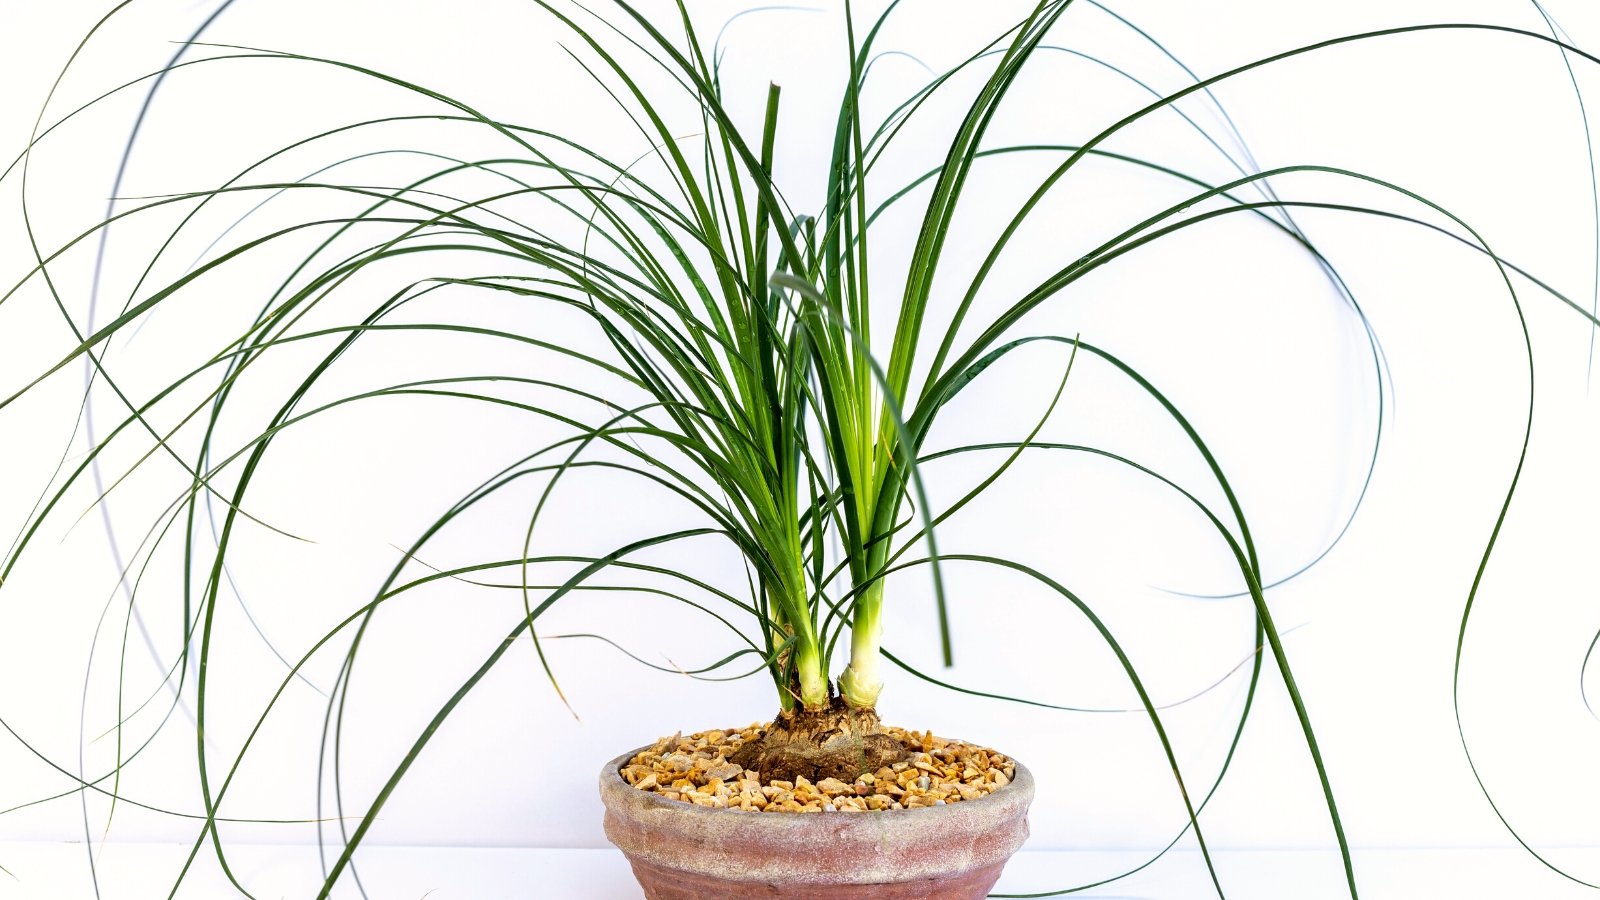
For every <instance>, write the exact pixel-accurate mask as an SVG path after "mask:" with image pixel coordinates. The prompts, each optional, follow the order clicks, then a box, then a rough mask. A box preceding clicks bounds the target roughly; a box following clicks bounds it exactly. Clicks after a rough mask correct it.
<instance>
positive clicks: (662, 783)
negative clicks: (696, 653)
mask: <svg viewBox="0 0 1600 900" xmlns="http://www.w3.org/2000/svg"><path fill="white" fill-rule="evenodd" d="M773 730H774V725H773V723H770V722H768V723H758V724H754V725H751V726H749V727H747V728H735V729H727V730H717V731H701V732H697V733H695V734H691V735H689V736H687V737H685V736H684V735H683V734H681V733H680V734H675V735H673V736H671V737H666V738H662V739H661V740H659V741H657V742H656V743H655V744H654V745H653V746H651V747H650V748H649V749H648V750H644V751H642V752H640V753H638V754H637V755H635V756H634V757H633V759H632V760H630V761H629V763H628V765H625V766H623V767H622V771H621V774H622V778H623V780H624V781H626V782H627V783H628V784H631V785H633V786H634V787H636V788H639V789H640V790H645V791H652V792H654V793H656V794H659V795H660V796H662V797H665V798H667V799H669V800H677V801H680V802H684V803H693V804H695V805H696V806H709V807H714V808H718V809H738V810H744V811H747V812H870V811H873V810H881V809H916V808H918V807H924V806H943V805H945V804H947V803H963V802H969V801H972V800H978V799H981V798H982V797H984V796H987V795H988V794H990V793H992V792H994V791H995V790H998V789H999V788H1001V787H1003V786H1005V785H1007V784H1010V783H1011V779H1012V778H1013V777H1014V776H1015V775H1016V766H1015V764H1014V763H1012V761H1011V760H1010V759H1008V758H1006V757H1005V756H1004V755H1003V754H1000V753H997V752H995V751H994V750H990V749H988V748H985V747H979V746H976V745H973V744H968V743H964V742H962V741H956V740H950V739H947V738H940V737H934V736H933V734H932V733H931V732H915V731H906V730H905V729H903V728H895V727H893V726H889V727H884V728H882V732H881V734H880V736H887V737H888V738H890V739H892V740H893V741H895V742H896V744H897V745H898V747H897V748H896V753H895V755H896V756H898V757H900V758H899V759H898V761H896V762H892V763H889V764H887V765H882V766H879V767H878V768H877V769H876V770H874V771H869V772H863V773H861V774H860V775H859V776H857V777H855V778H853V779H844V778H837V777H824V778H819V779H817V780H812V779H811V778H809V777H807V776H805V775H797V776H795V777H793V778H767V779H765V780H763V779H762V777H761V776H760V775H759V774H758V773H757V771H756V770H755V769H750V768H746V767H745V766H744V765H741V764H740V763H738V762H735V761H734V760H735V759H745V758H747V757H748V753H747V754H745V755H743V756H741V754H740V752H739V751H740V749H741V748H745V747H748V746H752V745H755V744H756V743H757V742H759V741H761V739H762V736H763V734H771V733H772V732H773Z"/></svg>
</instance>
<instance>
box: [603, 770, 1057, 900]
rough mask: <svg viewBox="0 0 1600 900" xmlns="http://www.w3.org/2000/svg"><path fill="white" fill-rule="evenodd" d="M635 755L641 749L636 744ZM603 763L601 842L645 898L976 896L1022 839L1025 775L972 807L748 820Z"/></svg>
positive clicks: (972, 899) (955, 899)
mask: <svg viewBox="0 0 1600 900" xmlns="http://www.w3.org/2000/svg"><path fill="white" fill-rule="evenodd" d="M640 749H645V748H640ZM638 752H639V751H638V750H631V751H629V752H627V753H624V754H623V755H621V756H619V757H617V758H616V759H613V760H612V761H611V762H608V763H606V767H605V768H604V769H602V770H601V772H600V799H601V800H602V801H603V802H604V803H605V807H606V819H605V828H606V837H607V838H609V839H610V840H611V842H612V843H613V844H616V845H617V846H618V847H619V848H621V850H622V852H623V853H624V854H625V855H626V856H627V857H628V862H629V863H631V864H632V865H633V873H634V875H635V876H636V877H637V878H638V879H639V884H640V885H642V886H643V887H644V893H645V896H646V897H648V898H650V900H722V898H727V900H749V898H756V897H795V898H814V900H845V898H852V900H853V898H862V900H866V898H872V900H911V898H937V900H976V898H979V897H983V896H985V895H986V894H988V892H989V888H991V887H993V886H994V883H995V881H996V880H998V879H999V878H1000V870H1001V869H1002V868H1004V867H1005V864H1006V860H1008V859H1010V858H1011V854H1013V853H1015V852H1016V851H1017V848H1019V847H1021V846H1022V842H1023V841H1024V840H1026V839H1027V837H1028V804H1029V803H1031V802H1033V776H1031V775H1029V774H1028V770H1027V769H1026V768H1023V766H1022V764H1021V763H1017V767H1016V776H1015V777H1014V778H1012V780H1011V783H1010V784H1008V785H1006V786H1005V787H1003V788H1000V789H999V790H997V791H995V792H994V793H992V794H990V795H988V796H987V797H984V798H982V799H979V800H969V801H963V802H960V803H951V804H949V805H947V806H932V807H924V808H921V809H886V810H878V811H875V812H831V813H830V812H823V813H752V812H743V811H740V810H729V809H711V808H708V807H702V806H692V805H690V804H687V803H682V802H679V801H676V800H668V799H666V798H664V797H660V796H658V795H656V794H654V793H651V792H650V791H641V790H639V789H638V788H635V787H633V786H632V785H630V784H628V783H627V782H625V781H623V780H622V775H621V774H620V770H621V768H622V767H623V766H624V765H626V764H627V763H628V761H629V760H631V759H632V758H633V757H634V755H635V754H637V753H638Z"/></svg>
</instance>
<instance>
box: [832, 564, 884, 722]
mask: <svg viewBox="0 0 1600 900" xmlns="http://www.w3.org/2000/svg"><path fill="white" fill-rule="evenodd" d="M882 614H883V581H882V580H878V581H874V582H872V583H871V584H870V585H868V586H867V589H866V590H865V591H863V592H862V594H861V596H860V598H859V599H857V600H856V607H855V616H854V618H853V619H852V621H851V623H850V665H849V666H847V667H846V668H845V670H844V674H843V675H841V676H839V693H840V695H841V696H843V697H844V700H845V702H846V703H848V704H850V705H851V706H852V707H855V708H857V709H861V708H865V707H870V706H876V705H877V703H878V694H880V693H882V691H883V678H882V676H880V675H879V674H878V661H879V653H878V647H879V645H880V644H881V643H882V640H883V616H882Z"/></svg>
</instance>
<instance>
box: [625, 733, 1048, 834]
mask: <svg viewBox="0 0 1600 900" xmlns="http://www.w3.org/2000/svg"><path fill="white" fill-rule="evenodd" d="M653 746H655V745H654V744H645V745H643V746H640V747H635V748H634V749H632V750H629V751H628V752H626V753H624V754H622V755H621V756H618V757H617V758H615V759H613V760H611V761H610V762H609V763H606V765H605V768H603V769H601V770H600V776H601V781H600V787H601V790H602V792H606V791H613V790H616V789H617V788H621V789H624V790H626V791H628V792H630V793H629V794H624V795H622V796H630V795H632V794H637V795H638V799H637V800H634V801H632V802H635V803H643V804H645V806H646V807H647V808H649V809H661V810H671V811H673V812H675V813H679V814H688V815H696V816H738V817H740V818H742V819H746V820H750V821H751V822H762V821H770V822H772V823H773V825H771V826H768V827H792V826H790V825H788V823H789V822H791V821H793V820H799V819H809V818H811V817H813V816H829V817H840V816H842V817H845V818H848V819H852V820H857V819H871V820H875V821H882V819H881V818H880V817H883V816H889V817H900V818H904V817H906V816H924V817H930V816H942V815H949V814H951V813H952V812H956V811H958V810H961V809H962V807H966V810H965V812H968V813H970V812H972V811H973V806H975V805H979V804H982V805H983V808H984V809H993V808H994V807H993V805H991V804H988V803H986V802H985V801H989V800H993V801H996V803H1006V802H1007V801H1013V802H1015V801H1018V800H1020V801H1021V802H1022V803H1023V804H1024V805H1026V804H1028V803H1029V802H1030V801H1031V800H1032V799H1033V773H1032V772H1029V771H1028V767H1027V766H1024V765H1023V764H1022V763H1020V762H1018V761H1017V760H1016V759H1015V758H1013V757H1010V756H1007V759H1010V760H1011V762H1012V764H1013V765H1014V766H1015V767H1016V768H1015V770H1014V771H1015V772H1016V774H1015V775H1014V776H1012V778H1011V781H1010V783H1008V784H1006V785H1004V786H1003V787H1000V788H997V789H996V790H994V791H992V792H990V793H989V794H987V795H985V796H983V797H980V798H979V799H977V800H962V801H961V802H959V803H946V804H945V805H943V806H920V807H916V808H914V809H875V810H867V811H866V812H843V811H840V810H835V811H834V812H831V813H830V812H827V811H823V812H820V813H799V812H789V813H765V812H746V811H745V810H742V809H729V808H726V807H724V808H721V809H718V808H717V807H714V806H700V805H698V804H694V803H687V802H685V801H682V800H669V799H667V798H666V797H663V796H661V795H660V794H657V793H656V792H655V791H641V790H639V789H638V788H636V787H634V786H633V785H631V784H629V783H628V782H627V781H625V780H623V778H622V767H623V766H625V765H627V764H628V763H629V762H630V761H631V760H632V759H633V758H634V757H635V756H637V755H639V754H640V753H642V752H644V751H646V750H649V749H650V748H651V747H653ZM1007 805H1010V804H1009V803H1008V804H1007ZM780 823H782V824H780ZM754 827H762V826H759V825H758V826H754Z"/></svg>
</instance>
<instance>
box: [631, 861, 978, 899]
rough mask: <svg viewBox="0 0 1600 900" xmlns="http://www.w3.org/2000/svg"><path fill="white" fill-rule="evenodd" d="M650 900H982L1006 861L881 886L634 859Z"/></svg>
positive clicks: (634, 866) (635, 874) (641, 885)
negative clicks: (753, 877) (697, 869)
mask: <svg viewBox="0 0 1600 900" xmlns="http://www.w3.org/2000/svg"><path fill="white" fill-rule="evenodd" d="M628 862H629V863H630V864H631V865H632V866H633V876H634V877H635V878H637V879H638V880H639V886H640V887H642V888H644V895H645V897H646V898H648V900H753V898H784V900H980V898H982V897H986V896H988V894H989V889H990V888H992V887H994V883H995V882H996V881H999V880H1000V871H1001V870H1002V869H1004V868H1005V863H1003V862H1002V863H996V864H995V865H992V866H985V867H983V868H981V869H973V870H971V871H968V872H963V873H961V874H959V875H947V876H944V877H941V878H919V879H917V880H915V881H896V882H889V883H886V884H885V883H879V884H770V883H763V882H757V881H734V880H732V879H728V878H717V877H714V876H710V875H700V874H696V873H694V872H684V871H681V870H679V869H669V868H666V867H665V866H657V865H653V864H651V863H649V862H646V861H644V860H641V859H630V860H629V861H628Z"/></svg>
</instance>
